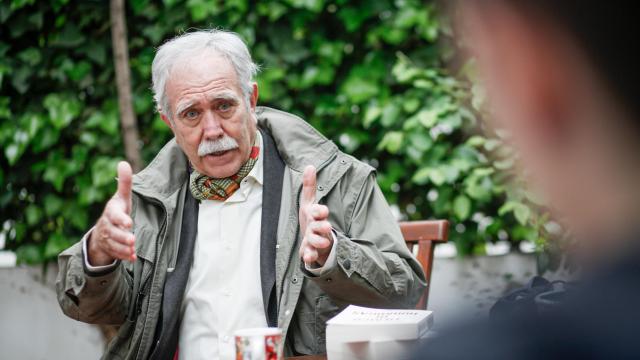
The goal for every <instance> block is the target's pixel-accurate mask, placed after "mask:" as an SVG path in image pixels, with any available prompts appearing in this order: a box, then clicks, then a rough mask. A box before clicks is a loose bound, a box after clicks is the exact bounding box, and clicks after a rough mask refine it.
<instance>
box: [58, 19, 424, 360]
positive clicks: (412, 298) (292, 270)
mask: <svg viewBox="0 0 640 360" xmlns="http://www.w3.org/2000/svg"><path fill="white" fill-rule="evenodd" d="M256 72H257V66H256V65H255V64H254V63H253V61H252V59H251V56H250V55H249V51H248V49H247V47H246V45H245V44H244V42H243V41H242V40H241V39H240V38H239V37H238V36H237V35H236V34H234V33H230V32H226V31H220V30H210V31H196V32H191V33H187V34H184V35H181V36H178V37H176V38H175V39H173V40H171V41H169V42H167V43H165V44H163V45H162V46H160V48H159V49H158V51H157V53H156V56H155V58H154V60H153V65H152V78H153V91H154V96H155V100H156V103H157V106H158V111H159V113H160V116H161V118H162V120H163V121H164V122H165V123H166V124H167V126H169V127H170V128H171V130H172V131H173V133H174V135H175V138H174V139H173V140H171V141H169V143H168V144H167V145H166V146H165V147H164V148H163V149H162V150H160V152H159V153H158V155H157V156H156V158H155V159H154V160H153V161H152V162H151V163H150V164H149V165H148V166H147V167H146V168H145V169H144V170H142V171H141V172H140V173H138V174H136V175H133V176H132V173H131V168H130V167H129V165H128V164H127V163H125V162H122V163H120V164H119V165H118V190H117V192H116V194H115V195H114V197H113V198H112V199H111V200H110V201H109V202H108V203H107V204H106V206H105V209H104V212H103V214H102V216H101V217H100V219H98V221H97V223H96V225H95V227H94V228H93V229H91V230H90V231H89V232H88V233H87V234H86V235H85V237H84V238H83V239H82V241H80V242H78V243H77V244H76V245H74V246H72V247H71V248H69V249H67V250H66V251H64V252H63V253H61V254H60V256H59V265H60V270H59V275H58V280H57V284H56V285H57V291H58V300H59V302H60V305H61V307H62V309H63V311H64V312H65V314H67V315H68V316H70V317H72V318H74V319H77V320H80V321H85V322H89V323H98V324H115V325H120V329H119V331H118V334H117V336H116V337H115V338H114V339H113V340H112V341H111V342H110V344H109V345H108V347H107V349H106V352H105V354H104V358H114V359H116V358H117V359H149V358H150V359H174V358H180V359H233V358H235V340H234V337H233V334H234V331H235V330H238V329H241V328H254V327H266V326H272V327H274V326H277V327H280V328H282V329H283V337H284V338H285V339H286V340H285V354H286V355H287V356H289V355H295V354H318V353H323V352H325V338H324V330H325V326H326V324H325V323H326V321H327V320H328V319H329V318H331V317H333V316H334V315H335V314H337V313H338V312H339V311H340V310H341V309H342V308H344V307H345V306H346V305H348V304H360V305H364V306H376V307H407V308H413V307H414V306H415V304H416V303H417V301H418V298H419V297H420V295H421V292H422V290H423V289H424V286H425V279H424V274H423V272H422V270H421V268H420V265H419V264H418V262H417V261H416V260H415V259H414V258H413V256H412V255H411V254H410V252H409V251H408V250H407V247H406V245H405V244H404V241H403V239H402V235H401V233H400V229H399V226H398V224H397V223H396V221H395V219H394V217H393V216H392V214H391V211H390V209H389V207H388V205H387V203H386V201H385V199H384V196H383V195H382V192H381V191H380V189H379V188H378V186H377V183H376V178H375V172H374V169H373V168H371V167H370V166H368V165H366V164H364V163H362V162H359V161H357V160H356V159H354V158H353V157H351V156H348V155H346V154H344V153H342V152H340V151H339V150H338V148H337V147H336V145H335V144H333V143H332V142H331V141H329V140H328V139H326V138H325V137H324V136H322V135H321V134H319V133H318V132H317V131H316V130H315V129H313V128H312V127H311V126H310V125H309V124H308V123H307V122H305V121H304V120H302V119H300V118H298V117H296V116H294V115H291V114H288V113H285V112H282V111H278V110H274V109H269V108H265V107H259V106H256V103H257V100H258V86H257V84H256V83H255V82H254V76H255V75H256Z"/></svg>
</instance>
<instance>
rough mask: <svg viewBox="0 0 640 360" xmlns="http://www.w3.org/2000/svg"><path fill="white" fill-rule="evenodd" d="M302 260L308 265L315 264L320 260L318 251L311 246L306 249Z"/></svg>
mask: <svg viewBox="0 0 640 360" xmlns="http://www.w3.org/2000/svg"><path fill="white" fill-rule="evenodd" d="M302 260H304V262H305V263H307V264H313V263H314V262H316V260H318V251H317V250H316V249H314V248H312V247H310V246H307V247H305V249H304V255H302Z"/></svg>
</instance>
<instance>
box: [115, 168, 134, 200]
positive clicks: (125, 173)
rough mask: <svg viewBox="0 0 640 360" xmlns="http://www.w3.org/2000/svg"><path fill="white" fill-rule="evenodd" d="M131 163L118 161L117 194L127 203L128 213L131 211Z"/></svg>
mask: <svg viewBox="0 0 640 360" xmlns="http://www.w3.org/2000/svg"><path fill="white" fill-rule="evenodd" d="M132 177H133V175H132V171H131V165H129V163H128V162H126V161H120V162H119V163H118V191H117V192H116V194H117V195H118V196H119V197H120V198H121V199H122V200H124V201H125V203H126V204H127V209H126V211H127V213H129V212H130V211H131V181H132V180H131V179H132Z"/></svg>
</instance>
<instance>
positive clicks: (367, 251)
mask: <svg viewBox="0 0 640 360" xmlns="http://www.w3.org/2000/svg"><path fill="white" fill-rule="evenodd" d="M329 211H331V209H329ZM345 229H346V230H345V232H341V231H336V232H335V233H336V237H337V238H338V242H337V246H336V249H335V251H336V255H337V261H336V264H335V266H334V267H333V268H332V269H327V270H325V271H324V272H322V274H321V275H320V276H313V274H311V273H309V272H308V271H306V269H303V272H304V273H305V275H306V276H307V277H308V278H309V279H311V281H313V282H315V283H316V284H317V285H318V286H319V287H320V288H321V289H322V290H323V291H324V292H325V293H327V294H328V295H329V296H330V297H331V298H332V299H333V301H334V302H336V304H338V305H347V304H356V305H363V306H373V307H401V308H414V307H415V305H416V304H417V302H418V300H419V299H420V295H421V294H422V291H423V290H424V288H425V286H426V281H425V276H424V272H423V271H422V268H421V266H420V264H419V263H418V261H417V260H416V259H415V258H414V257H413V255H412V254H411V253H410V252H409V250H408V248H407V246H406V245H405V242H404V239H403V237H402V233H401V232H400V227H399V226H398V223H397V221H396V220H395V218H394V216H393V214H392V213H391V210H390V209H389V206H388V204H387V201H386V199H385V198H384V195H383V194H382V191H381V190H380V188H379V187H378V184H377V182H376V179H375V174H374V173H370V174H369V175H368V176H367V178H366V180H365V181H364V183H363V185H362V189H361V191H360V193H359V195H358V197H357V200H356V202H355V205H354V206H353V211H352V213H351V216H350V219H348V220H347V226H346V228H345Z"/></svg>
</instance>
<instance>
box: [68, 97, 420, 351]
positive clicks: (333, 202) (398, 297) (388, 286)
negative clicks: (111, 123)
mask: <svg viewBox="0 0 640 360" xmlns="http://www.w3.org/2000/svg"><path fill="white" fill-rule="evenodd" d="M256 113H257V116H258V125H259V127H260V128H261V129H263V130H264V131H267V132H269V133H270V134H271V136H272V137H273V139H274V141H275V145H276V147H277V149H278V152H279V154H280V156H281V158H282V160H283V161H284V163H285V175H284V179H283V184H282V200H281V206H280V217H279V222H278V230H277V234H278V237H277V239H278V244H277V246H276V259H275V271H276V294H277V296H278V298H277V301H278V326H279V327H280V328H282V329H283V331H284V336H285V339H286V342H285V352H286V353H287V354H288V355H291V354H295V353H302V354H317V353H323V352H325V327H326V321H327V320H328V319H330V318H331V317H333V316H334V315H335V314H336V313H338V312H339V311H340V310H341V309H343V308H344V307H345V306H347V305H348V304H357V305H362V306H371V307H397V308H412V307H414V306H415V304H416V303H417V301H418V299H419V297H420V294H421V292H422V290H423V289H424V287H425V285H426V284H425V278H424V274H423V271H422V269H421V267H420V265H419V263H418V262H417V261H416V260H415V258H414V257H413V256H412V254H411V253H410V252H409V251H408V250H407V247H406V246H405V244H404V241H403V239H402V235H401V233H400V229H399V227H398V224H397V223H396V221H395V219H394V217H393V215H392V214H391V212H390V210H389V206H388V205H387V202H386V201H385V198H384V196H383V194H382V192H381V191H380V189H379V188H378V186H377V183H376V179H375V172H374V169H373V168H372V167H370V166H368V165H366V164H364V163H362V162H360V161H358V160H356V159H355V158H353V157H351V156H349V155H346V154H344V153H342V152H341V151H339V150H338V148H337V147H336V145H335V144H333V143H332V142H331V141H329V140H328V139H326V138H325V137H324V136H322V135H321V134H319V133H318V132H317V131H316V130H315V129H314V128H312V127H311V126H310V125H309V124H308V123H306V122H305V121H303V120H302V119H300V118H298V117H296V116H293V115H291V114H288V113H285V112H282V111H278V110H274V109H270V108H266V107H258V108H257V110H256ZM186 162H187V159H186V157H185V155H184V153H183V152H182V151H181V150H180V148H179V147H178V146H177V144H176V142H175V140H172V141H170V142H169V143H168V144H167V145H166V146H165V147H164V148H163V149H162V150H161V151H160V153H159V154H158V155H157V156H156V158H155V159H154V160H153V161H152V162H151V164H149V166H147V168H145V169H144V170H143V171H141V172H140V173H138V174H136V175H135V176H134V179H133V207H132V217H133V219H134V223H135V225H134V232H135V234H136V244H135V246H136V253H137V255H138V260H137V261H136V262H135V263H134V264H131V263H129V262H120V263H119V264H118V266H117V267H116V269H115V270H113V271H110V272H107V273H104V274H99V273H98V274H96V273H89V272H87V271H85V270H84V268H83V254H82V245H81V242H79V243H77V244H75V245H74V246H72V247H70V248H69V249H67V250H65V251H64V252H62V253H61V254H60V255H59V258H58V263H59V273H58V278H57V282H56V289H57V293H58V301H59V303H60V306H61V307H62V310H63V311H64V313H65V314H66V315H68V316H69V317H71V318H73V319H76V320H79V321H83V322H87V323H95V324H116V325H121V326H120V329H119V332H118V335H117V336H116V337H115V338H114V339H113V340H112V341H111V343H110V344H109V345H108V348H107V350H106V352H105V355H104V358H109V359H146V358H148V356H149V353H150V351H151V348H152V340H153V338H154V331H155V329H156V325H157V322H158V319H159V316H160V311H161V307H162V306H161V305H162V295H163V285H164V281H165V277H166V274H167V271H171V269H173V268H174V267H175V262H176V260H175V259H176V256H177V250H178V242H179V239H180V225H181V222H182V210H183V209H182V208H183V207H184V205H183V204H184V201H183V200H184V196H185V194H186V193H187V191H188V188H187V183H188V181H187V180H188V174H187V172H186V171H184V170H181V171H180V169H186V167H187V163H186ZM307 165H314V166H315V167H316V168H317V170H318V186H317V199H318V202H319V203H322V204H325V205H327V206H328V207H329V209H330V216H329V221H330V222H331V224H332V226H333V228H334V229H335V233H336V236H337V238H338V242H337V246H336V249H335V251H336V255H337V258H336V259H337V261H336V265H335V266H334V267H333V268H332V269H328V271H325V272H323V274H322V275H321V276H313V275H311V274H310V273H308V272H306V271H305V269H304V266H302V264H301V259H300V258H299V256H298V247H299V244H300V242H301V238H302V236H301V234H300V231H299V224H298V207H299V198H300V192H301V188H302V170H303V169H304V167H305V166H307Z"/></svg>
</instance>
